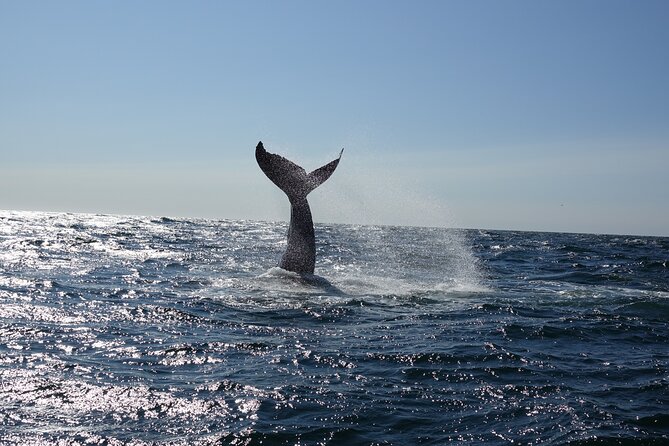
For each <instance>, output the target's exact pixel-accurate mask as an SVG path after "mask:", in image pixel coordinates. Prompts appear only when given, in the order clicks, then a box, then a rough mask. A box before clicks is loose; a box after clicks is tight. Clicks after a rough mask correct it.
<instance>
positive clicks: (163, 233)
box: [0, 211, 669, 445]
mask: <svg viewBox="0 0 669 446" xmlns="http://www.w3.org/2000/svg"><path fill="white" fill-rule="evenodd" d="M286 231H287V225H286V224H285V223H269V222H255V221H226V220H196V219H170V218H155V217H127V216H110V215H79V214H55V213H28V212H11V211H2V212H0V444H2V445H14V444H16V445H49V444H57V445H215V444H220V445H227V444H230V445H260V444H262V445H325V444H330V445H337V444H344V445H358V444H360V445H391V444H392V445H417V444H426V445H427V444H430V445H443V444H447V443H453V444H491V445H506V444H522V445H566V444H573V445H609V444H611V445H627V444H629V445H637V444H652V445H667V444H669V269H668V268H667V266H668V265H667V264H668V263H669V238H661V237H655V238H654V237H636V236H611V235H584V234H559V233H531V232H511V231H484V230H480V231H479V230H453V229H430V228H407V227H383V226H353V225H327V224H317V226H316V237H317V245H318V252H317V264H316V274H317V275H318V276H317V277H312V278H309V279H308V280H307V279H301V278H299V277H297V276H295V275H293V274H291V273H288V272H285V271H283V270H280V269H278V268H276V267H274V265H276V263H277V261H278V259H279V258H280V256H281V253H282V252H283V249H284V247H285V235H286Z"/></svg>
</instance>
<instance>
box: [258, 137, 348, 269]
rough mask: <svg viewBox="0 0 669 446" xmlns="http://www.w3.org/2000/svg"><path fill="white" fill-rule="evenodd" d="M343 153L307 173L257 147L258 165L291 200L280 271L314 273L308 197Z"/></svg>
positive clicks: (328, 176) (312, 227)
mask: <svg viewBox="0 0 669 446" xmlns="http://www.w3.org/2000/svg"><path fill="white" fill-rule="evenodd" d="M343 152H344V149H342V150H341V152H340V153H339V158H337V159H336V160H334V161H331V162H329V163H327V164H326V165H324V166H323V167H319V168H318V169H316V170H314V171H313V172H310V173H307V172H306V171H305V170H304V169H303V168H302V167H300V166H298V165H297V164H295V163H293V162H292V161H289V160H287V159H286V158H284V157H282V156H279V155H275V154H273V153H269V152H268V151H266V150H265V148H264V147H263V145H262V141H260V142H259V143H258V145H257V146H256V160H257V161H258V165H259V166H260V168H261V169H262V171H263V172H265V175H267V178H269V179H270V180H272V183H274V184H276V185H277V186H278V187H279V189H281V190H282V191H284V192H285V193H286V195H288V200H290V227H289V228H288V247H287V248H286V252H285V253H284V254H283V257H281V261H280V262H279V267H280V268H283V269H285V270H288V271H293V272H296V273H299V274H313V273H314V265H315V263H316V238H315V236H314V221H313V219H312V218H311V209H309V202H308V201H307V195H308V194H309V192H311V191H312V190H314V189H316V188H317V187H318V186H320V185H321V184H323V183H324V182H325V180H327V179H328V178H330V175H332V173H333V172H334V171H335V169H336V168H337V165H338V164H339V160H340V159H341V155H342V153H343Z"/></svg>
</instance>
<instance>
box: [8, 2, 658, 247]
mask: <svg viewBox="0 0 669 446" xmlns="http://www.w3.org/2000/svg"><path fill="white" fill-rule="evenodd" d="M668 23H669V2H667V1H644V0H641V1H632V0H628V1H616V0H599V1H595V0H579V1H569V0H560V1H534V0H530V1H496V0H491V1H476V0H473V1H464V0H463V1H446V0H444V1H403V2H393V1H370V0H364V1H333V2H326V1H285V2H280V1H267V2H261V1H248V2H245V1H236V2H224V1H198V2H183V1H179V2H176V1H175V2H170V1H141V2H131V1H114V2H109V1H62V2H61V1H59V2H55V1H44V2H39V1H7V0H0V60H1V68H0V155H1V158H0V209H24V210H54V211H72V212H100V213H125V214H140V215H170V216H191V217H213V218H249V219H287V218H288V215H289V214H288V203H287V200H285V198H284V197H283V196H282V195H281V192H280V191H278V189H276V188H275V187H274V185H273V184H271V183H270V182H269V181H268V180H267V179H266V178H265V177H264V176H263V175H262V173H261V171H260V170H259V169H258V167H257V165H256V164H255V159H254V156H253V150H254V147H255V145H256V143H257V142H258V140H262V141H263V142H264V143H265V146H266V147H267V149H268V150H270V151H274V152H279V153H282V154H285V155H287V156H288V157H290V158H292V159H293V160H295V161H296V162H298V163H300V164H302V165H304V166H305V167H306V168H307V169H311V168H316V167H318V166H320V165H321V164H324V163H326V162H328V161H330V160H331V159H333V158H334V157H335V156H336V155H337V154H338V151H339V149H340V148H341V147H345V148H346V151H345V153H344V158H343V160H342V163H341V164H340V166H339V169H338V171H337V172H336V173H335V175H334V176H333V177H332V178H331V179H330V180H329V181H328V182H327V183H325V184H324V185H323V186H322V187H321V188H320V189H318V190H316V191H315V192H313V194H312V196H311V202H312V207H313V210H314V215H315V219H316V220H317V221H324V222H345V223H385V224H409V225H430V226H458V227H473V228H497V229H527V230H552V231H574V232H598V233H626V234H651V235H669V198H668V197H669V192H667V191H669V172H668V170H669V25H667V24H668Z"/></svg>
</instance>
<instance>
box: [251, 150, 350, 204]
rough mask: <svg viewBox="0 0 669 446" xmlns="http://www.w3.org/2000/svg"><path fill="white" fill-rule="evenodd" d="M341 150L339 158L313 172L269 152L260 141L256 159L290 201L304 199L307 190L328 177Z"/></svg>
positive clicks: (337, 161)
mask: <svg viewBox="0 0 669 446" xmlns="http://www.w3.org/2000/svg"><path fill="white" fill-rule="evenodd" d="M343 152H344V149H341V152H340V153H339V158H337V159H336V160H334V161H330V162H329V163H327V164H326V165H324V166H322V167H319V168H318V169H316V170H314V171H313V172H309V173H307V171H306V170H304V169H303V168H302V167H300V166H298V165H297V164H295V163H293V162H292V161H290V160H287V159H286V158H284V157H282V156H279V155H275V154H274V153H269V152H268V151H267V150H265V148H264V147H263V145H262V141H260V142H259V143H258V145H257V146H256V160H257V161H258V165H259V166H260V168H261V169H262V171H263V172H265V175H267V178H269V179H270V180H271V181H272V183H274V184H276V185H277V186H278V187H279V189H281V190H282V191H284V192H285V193H286V195H288V198H289V199H290V201H296V200H300V199H305V198H306V197H307V195H308V194H309V192H311V191H312V190H314V189H316V188H317V187H318V186H320V185H321V184H323V183H324V182H325V181H326V180H327V179H328V178H330V176H331V175H332V173H333V172H334V171H335V169H336V168H337V165H338V164H339V160H340V159H341V155H342V153H343Z"/></svg>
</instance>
